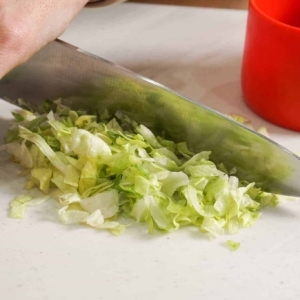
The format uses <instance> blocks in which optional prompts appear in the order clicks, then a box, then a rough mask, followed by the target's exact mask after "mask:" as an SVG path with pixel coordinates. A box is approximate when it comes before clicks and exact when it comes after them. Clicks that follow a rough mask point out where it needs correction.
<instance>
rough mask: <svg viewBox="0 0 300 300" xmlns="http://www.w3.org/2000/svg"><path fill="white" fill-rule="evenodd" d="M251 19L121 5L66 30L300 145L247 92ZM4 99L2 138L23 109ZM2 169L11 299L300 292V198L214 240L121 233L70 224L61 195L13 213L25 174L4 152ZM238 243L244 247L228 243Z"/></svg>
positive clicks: (1, 242)
mask: <svg viewBox="0 0 300 300" xmlns="http://www.w3.org/2000/svg"><path fill="white" fill-rule="evenodd" d="M245 24H246V12H245V11H235V10H217V9H201V8H187V7H182V6H178V7H175V6H162V5H141V4H122V5H118V6H113V7H108V8H103V9H85V10H83V11H82V13H81V14H80V15H79V16H78V18H77V19H76V20H75V21H74V23H73V24H72V25H71V26H70V28H69V29H68V30H67V32H66V33H65V34H64V35H63V36H62V37H61V38H62V39H63V40H65V41H67V42H70V43H72V44H74V45H76V46H79V47H81V48H83V49H85V50H87V51H89V52H92V53H94V54H96V55H99V56H101V57H103V58H106V59H108V60H111V61H113V62H115V63H118V64H121V65H122V66H124V67H127V68H129V69H131V70H133V71H135V72H138V73H140V74H142V75H145V76H147V77H150V78H151V79H154V80H156V81H158V82H160V83H162V84H165V85H167V86H168V87H170V88H173V89H174V90H176V91H178V92H180V93H182V94H184V95H185V96H188V97H191V98H192V99H194V100H198V101H201V102H203V103H205V104H206V105H208V106H211V107H213V108H215V109H217V110H219V111H221V112H223V113H239V114H243V115H245V116H247V117H248V118H250V119H251V121H252V124H253V125H254V127H255V128H258V127H259V126H262V125H264V126H266V127H267V129H268V131H269V133H270V135H271V138H273V139H274V140H276V141H277V142H279V143H280V144H282V145H283V146H285V147H287V148H288V149H290V150H292V151H299V152H300V134H299V133H296V132H292V131H288V130H285V129H282V128H279V127H277V126H274V125H271V124H270V123H268V122H266V121H264V120H262V119H261V118H259V117H257V116H256V115H255V114H254V113H252V112H251V111H250V110H249V109H248V108H247V106H246V105H245V104H244V102H243V100H242V95H241V89H240V66H241V56H242V50H243V42H244V33H245ZM0 101H1V100H0ZM0 107H1V110H0V138H1V139H2V138H3V136H4V133H5V131H6V129H7V127H8V119H10V111H11V110H12V109H13V107H12V106H11V105H9V104H7V103H6V102H4V101H1V102H0ZM0 166H1V167H0V195H1V197H0V270H1V272H0V299H3V300H4V299H5V300H6V299H7V300H8V299H10V300H19V299H20V300H21V299H22V300H35V299H37V300H46V299H51V300H63V299H64V300H81V299H89V300H94V299H99V300H100V299H103V300H115V299H116V300H117V299H124V300H133V299H143V300H166V299H172V300H183V299H205V300H210V299H221V300H226V299H230V300H253V299H256V300H260V299H266V300H269V299H272V300H277V299H278V300H282V299H284V300H288V299H300V285H299V278H300V241H299V238H300V203H298V202H288V203H285V204H282V205H280V206H279V207H277V208H276V209H266V210H265V212H264V213H263V215H262V217H261V219H260V220H259V221H258V222H257V223H256V224H255V226H254V227H252V228H249V229H243V230H241V231H240V232H239V233H238V234H236V235H231V236H223V237H220V238H217V239H215V240H212V241H210V240H208V239H207V238H206V237H204V236H203V235H201V234H200V233H199V232H198V231H197V230H192V229H181V230H179V231H177V232H175V233H172V234H161V233H157V234H155V235H153V236H149V235H148V233H147V229H146V227H145V226H143V225H142V224H141V225H136V224H133V225H132V226H131V227H129V228H128V229H127V231H126V232H125V233H124V234H123V235H122V236H120V237H114V236H112V235H110V234H109V233H107V232H105V231H96V230H93V229H90V228H86V227H80V226H63V225H61V224H60V223H59V222H58V220H57V217H56V214H55V207H54V205H53V203H52V202H49V203H46V204H44V205H41V206H39V207H36V208H31V209H29V210H28V211H27V214H26V217H25V219H24V220H22V221H18V220H13V219H9V218H8V217H7V212H8V206H9V202H10V200H11V199H12V198H13V197H14V196H16V195H18V194H20V193H24V192H25V191H24V190H23V185H24V179H23V178H22V177H19V176H18V175H17V171H18V170H20V169H19V167H18V166H16V165H15V164H13V163H11V162H10V161H9V157H8V156H7V155H4V154H2V153H1V155H0ZM227 239H232V240H235V241H238V242H241V247H240V249H239V250H238V251H236V252H231V251H230V250H228V248H226V247H225V246H224V243H225V242H226V240H227Z"/></svg>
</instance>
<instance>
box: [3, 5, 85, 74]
mask: <svg viewBox="0 0 300 300" xmlns="http://www.w3.org/2000/svg"><path fill="white" fill-rule="evenodd" d="M86 2H87V0H0V78H1V77H3V76H4V75H5V74H6V73H8V72H9V71H10V70H12V69H13V68H14V67H16V66H17V65H19V64H21V63H23V62H25V61H26V60H28V59H29V58H30V57H31V56H32V55H33V54H34V53H35V52H37V51H38V50H40V49H41V48H42V47H43V46H45V45H46V44H48V43H49V42H51V41H53V40H54V39H55V38H57V37H58V36H59V35H60V34H61V33H62V32H63V31H64V30H65V29H66V28H67V26H68V25H69V24H70V22H71V21H72V20H73V19H74V17H75V16H76V15H77V14H78V12H79V11H80V10H81V8H82V7H83V6H84V5H85V4H86Z"/></svg>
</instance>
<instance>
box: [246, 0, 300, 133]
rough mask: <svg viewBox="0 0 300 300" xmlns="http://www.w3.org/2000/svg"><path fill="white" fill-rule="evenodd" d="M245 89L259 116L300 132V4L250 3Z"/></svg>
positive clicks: (286, 0) (284, 0)
mask: <svg viewBox="0 0 300 300" xmlns="http://www.w3.org/2000/svg"><path fill="white" fill-rule="evenodd" d="M242 89H243V94H244V98H245V101H246V103H247V104H248V105H249V107H250V108H251V109H252V110H253V111H254V112H256V113H257V114H258V115H260V116H261V117H263V118H265V119H266V120H268V121H270V122H272V123H275V124H277V125H280V126H282V127H286V128H290V129H293V130H297V131H300V0H250V6H249V12H248V24H247V32H246V41H245V49H244V58H243V66H242Z"/></svg>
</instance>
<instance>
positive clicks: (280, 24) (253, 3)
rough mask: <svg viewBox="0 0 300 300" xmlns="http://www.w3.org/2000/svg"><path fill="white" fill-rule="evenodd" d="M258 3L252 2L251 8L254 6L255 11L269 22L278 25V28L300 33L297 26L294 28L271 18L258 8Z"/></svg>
mask: <svg viewBox="0 0 300 300" xmlns="http://www.w3.org/2000/svg"><path fill="white" fill-rule="evenodd" d="M256 2H257V0H250V6H252V8H253V9H255V10H256V12H257V13H259V14H260V15H263V16H264V17H265V18H266V19H268V20H269V21H271V22H273V23H275V24H276V25H278V26H281V27H286V28H287V29H289V30H294V31H295V32H297V33H300V28H299V27H296V26H292V25H289V24H286V23H283V22H281V21H278V20H276V19H274V18H272V17H270V16H269V15H267V14H266V13H265V12H263V11H262V10H261V9H260V8H259V7H258V6H257V4H256Z"/></svg>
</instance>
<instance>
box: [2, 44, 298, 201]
mask: <svg viewBox="0 0 300 300" xmlns="http://www.w3.org/2000/svg"><path fill="white" fill-rule="evenodd" d="M0 97H2V98H4V97H5V98H9V99H11V100H15V99H17V98H23V99H25V100H26V101H29V102H32V103H35V104H41V102H42V101H43V100H45V99H57V98H62V99H63V101H64V102H65V103H66V104H67V105H70V106H71V107H73V108H74V109H78V108H82V109H88V110H91V111H93V110H98V111H99V112H100V113H101V111H104V110H105V109H108V110H109V111H110V112H112V113H114V112H115V111H117V110H120V109H121V110H123V111H124V113H125V114H127V115H129V116H130V117H132V118H133V119H135V120H136V121H138V122H140V123H143V124H144V125H146V126H148V127H150V128H151V129H152V130H153V131H154V132H155V133H156V134H163V135H164V136H165V137H167V138H170V139H172V140H174V141H177V142H182V141H186V142H187V144H188V146H189V147H190V148H191V149H192V150H193V151H195V152H199V151H203V150H209V151H212V154H211V159H212V160H213V161H214V162H215V163H216V164H220V163H223V164H224V165H225V166H226V168H227V169H231V168H233V167H235V168H236V169H237V176H238V177H239V178H240V179H241V180H246V181H249V182H252V181H255V182H257V184H258V185H260V186H261V187H262V188H264V189H265V190H267V191H271V192H276V193H282V194H287V195H294V196H300V181H299V179H300V159H299V157H297V156H296V155H294V154H292V153H291V152H289V151H288V150H286V149H284V148H283V147H281V146H280V145H278V144H276V143H274V142H273V141H271V140H270V139H268V138H266V137H264V136H262V135H260V134H258V133H256V132H254V131H252V130H251V129H249V128H247V127H245V126H243V125H241V124H239V123H237V122H235V121H233V120H231V119H230V118H228V117H226V116H224V115H222V114H220V113H218V112H216V111H214V110H212V109H210V108H208V107H205V106H204V105H201V104H199V103H195V102H193V101H191V100H189V99H187V98H185V97H182V96H181V95H179V94H177V93H176V92H174V91H171V90H170V89H168V88H166V87H164V86H162V85H160V84H158V83H155V82H153V81H151V80H149V79H147V78H143V77H142V76H139V75H136V74H134V73H132V72H130V71H128V70H126V69H124V68H122V67H120V66H117V65H114V64H112V63H110V62H108V61H105V60H103V59H101V58H99V57H96V56H94V55H91V54H88V53H86V52H84V51H82V50H80V49H77V48H75V47H74V46H71V45H69V44H66V43H64V42H62V41H59V40H56V41H54V42H52V43H50V44H49V45H47V46H46V47H44V48H43V49H42V50H41V51H39V52H38V53H37V54H35V55H34V56H33V57H32V58H31V59H30V60H29V61H28V62H26V63H24V64H23V65H21V66H19V67H17V68H16V69H14V70H13V71H12V72H10V73H9V74H8V75H6V76H5V77H4V78H3V79H2V80H1V81H0Z"/></svg>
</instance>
